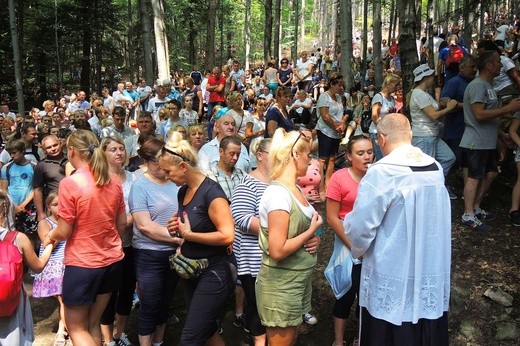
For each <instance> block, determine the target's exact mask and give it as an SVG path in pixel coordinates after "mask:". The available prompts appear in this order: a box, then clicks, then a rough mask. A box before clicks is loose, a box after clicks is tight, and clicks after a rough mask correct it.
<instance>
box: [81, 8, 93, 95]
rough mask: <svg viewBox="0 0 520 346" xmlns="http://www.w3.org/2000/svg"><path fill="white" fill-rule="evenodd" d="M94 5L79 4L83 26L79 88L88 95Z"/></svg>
mask: <svg viewBox="0 0 520 346" xmlns="http://www.w3.org/2000/svg"><path fill="white" fill-rule="evenodd" d="M94 6H95V3H92V2H89V1H85V2H81V5H80V6H79V8H80V11H81V12H80V13H81V22H82V23H83V24H84V25H83V27H82V31H81V36H82V38H81V42H82V43H83V44H82V54H81V76H80V88H81V90H83V91H85V93H86V94H87V95H90V86H91V84H90V73H91V60H92V59H91V51H92V31H93V30H92V29H93V18H94V17H95V16H94V15H95V13H94V12H95V11H94Z"/></svg>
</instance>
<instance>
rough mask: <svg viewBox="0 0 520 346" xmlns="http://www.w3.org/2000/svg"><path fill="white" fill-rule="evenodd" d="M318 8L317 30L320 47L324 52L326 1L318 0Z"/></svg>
mask: <svg viewBox="0 0 520 346" xmlns="http://www.w3.org/2000/svg"><path fill="white" fill-rule="evenodd" d="M319 7H320V20H319V30H320V47H321V48H322V49H323V50H325V41H326V35H325V31H326V29H325V20H326V19H325V18H326V17H327V5H326V0H320V3H319Z"/></svg>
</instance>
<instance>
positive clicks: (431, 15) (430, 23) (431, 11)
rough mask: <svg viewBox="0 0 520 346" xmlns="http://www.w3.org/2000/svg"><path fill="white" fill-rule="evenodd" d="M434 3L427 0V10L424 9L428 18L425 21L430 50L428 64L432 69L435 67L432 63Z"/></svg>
mask: <svg viewBox="0 0 520 346" xmlns="http://www.w3.org/2000/svg"><path fill="white" fill-rule="evenodd" d="M435 3H436V1H433V0H428V4H427V5H426V6H427V10H426V13H427V14H428V15H427V16H428V18H427V20H426V23H427V25H428V26H427V28H428V31H427V34H428V36H427V38H428V50H429V52H430V54H429V56H428V65H429V66H430V67H432V68H433V69H435V68H436V66H435V64H434V59H433V19H434V17H435V6H436V5H435Z"/></svg>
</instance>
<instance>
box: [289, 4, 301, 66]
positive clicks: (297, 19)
mask: <svg viewBox="0 0 520 346" xmlns="http://www.w3.org/2000/svg"><path fill="white" fill-rule="evenodd" d="M293 12H294V42H293V50H292V53H291V55H292V61H293V63H294V64H295V65H296V60H298V32H299V30H298V27H299V26H300V6H299V0H293Z"/></svg>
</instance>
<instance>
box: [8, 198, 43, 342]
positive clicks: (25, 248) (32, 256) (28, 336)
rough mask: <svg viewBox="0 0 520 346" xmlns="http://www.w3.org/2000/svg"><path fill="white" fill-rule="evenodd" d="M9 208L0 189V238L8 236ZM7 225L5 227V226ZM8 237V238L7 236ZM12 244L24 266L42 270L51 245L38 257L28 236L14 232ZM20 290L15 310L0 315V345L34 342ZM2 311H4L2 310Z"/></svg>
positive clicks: (28, 310) (25, 299)
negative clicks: (5, 314) (19, 254)
mask: <svg viewBox="0 0 520 346" xmlns="http://www.w3.org/2000/svg"><path fill="white" fill-rule="evenodd" d="M10 210H11V203H10V201H9V196H8V195H7V193H6V192H5V191H3V190H0V240H4V239H5V238H6V237H10V234H11V233H9V232H8V231H9V230H8V228H9V226H8V222H7V219H8V214H9V213H10V212H9V211H10ZM6 227H7V228H6ZM7 239H9V238H7ZM13 243H14V245H16V247H17V248H18V250H19V251H20V253H21V255H22V257H23V263H24V266H27V267H29V269H30V270H32V271H33V272H36V273H39V272H41V271H42V270H43V268H44V267H45V265H46V264H47V261H48V260H49V257H50V256H51V252H52V245H47V247H45V249H44V250H43V253H42V255H41V256H40V257H39V258H38V257H37V256H36V253H35V252H34V248H33V245H32V243H31V241H30V240H29V238H28V237H27V236H26V235H25V234H24V233H21V232H16V235H15V238H14V240H13ZM21 290H22V292H21V293H20V298H19V302H18V305H17V307H16V310H15V311H14V312H13V313H12V314H11V315H10V316H5V317H0V345H22V346H27V345H32V344H33V342H34V328H33V319H32V312H31V304H30V302H29V295H28V294H27V292H25V290H24V287H23V285H22V287H21ZM2 312H4V311H2Z"/></svg>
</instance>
